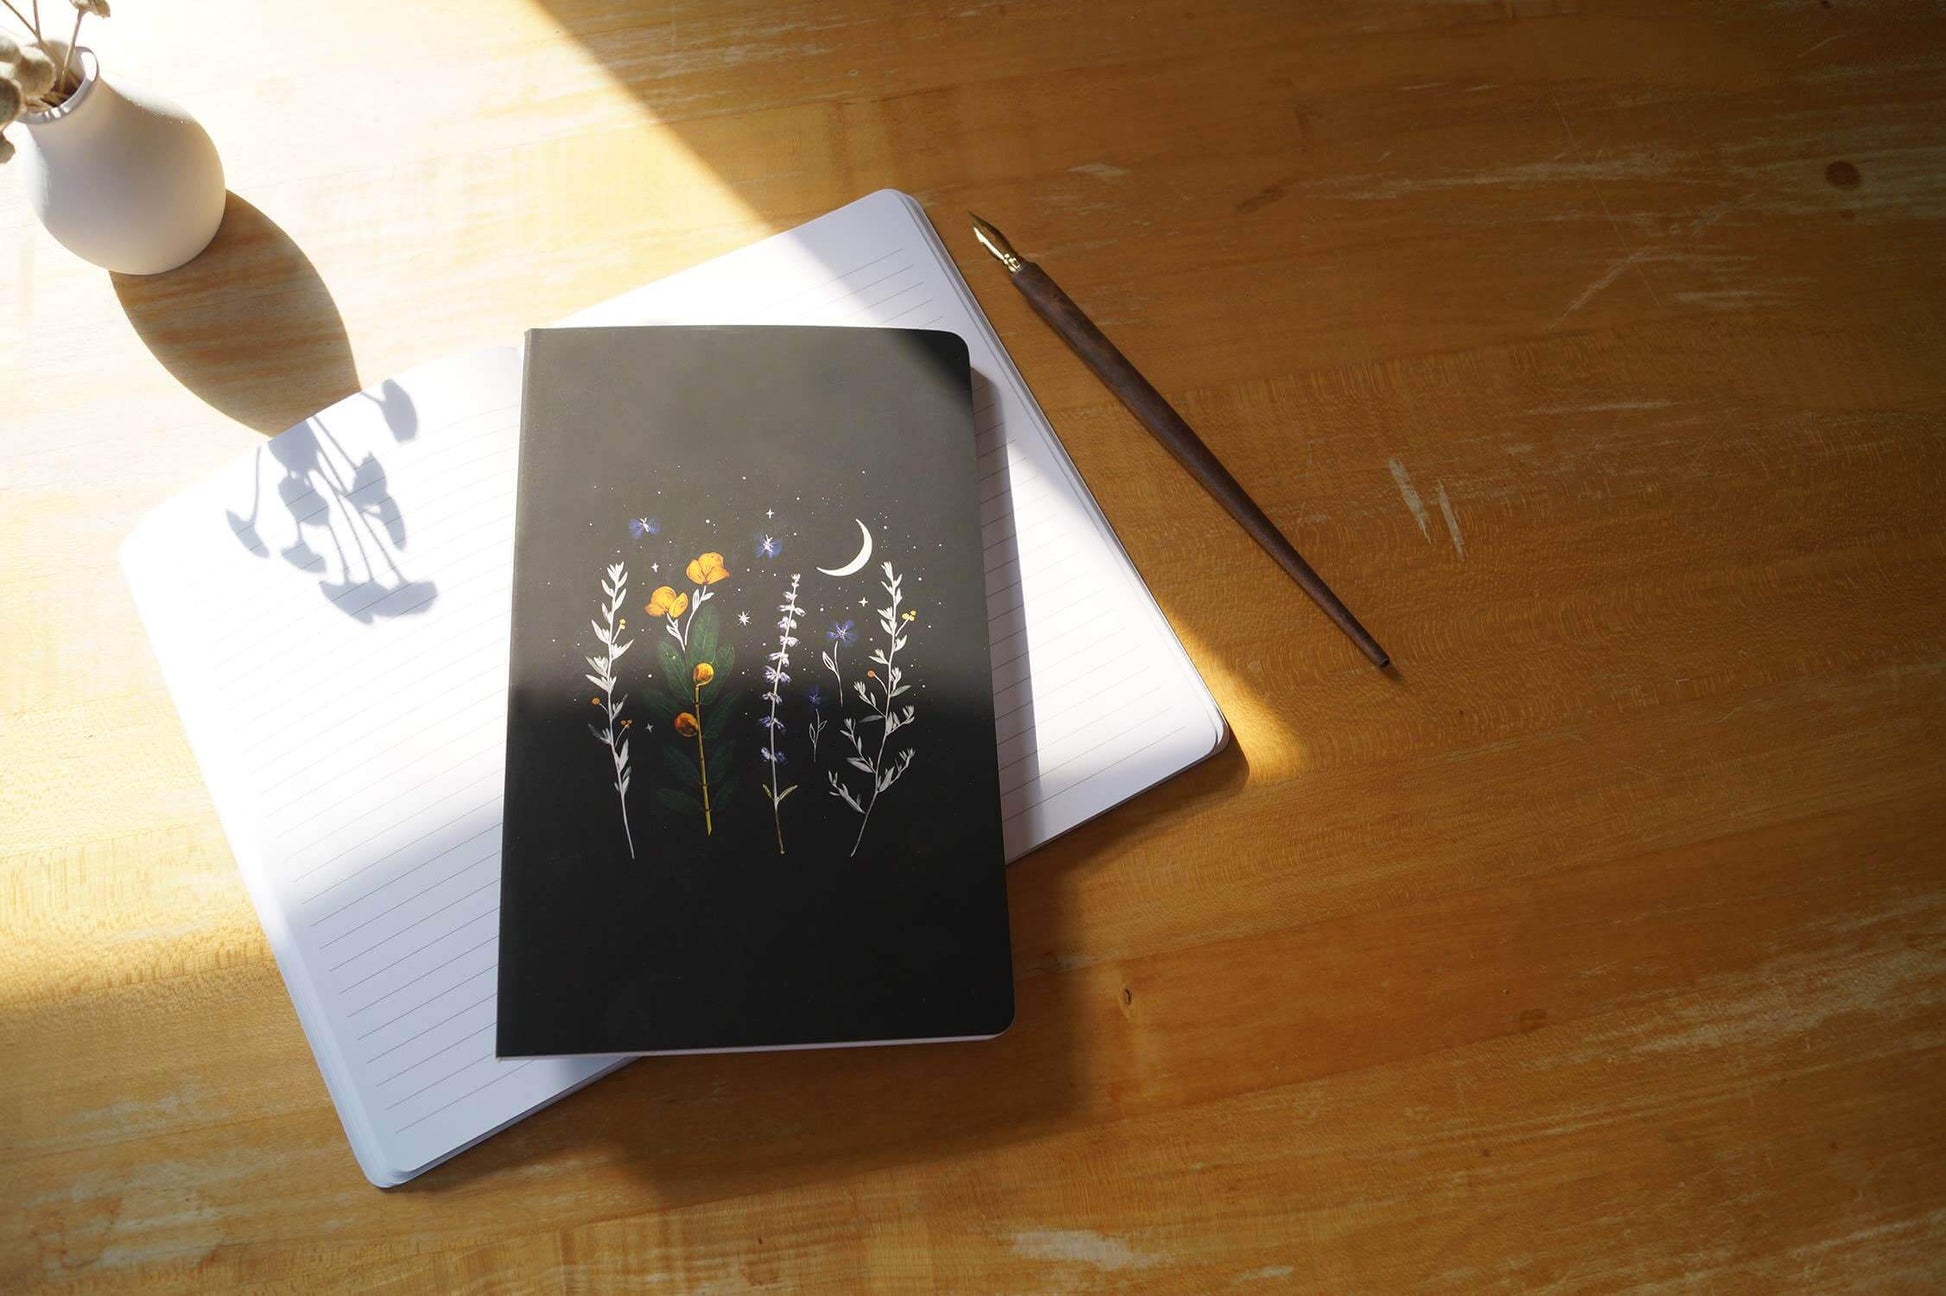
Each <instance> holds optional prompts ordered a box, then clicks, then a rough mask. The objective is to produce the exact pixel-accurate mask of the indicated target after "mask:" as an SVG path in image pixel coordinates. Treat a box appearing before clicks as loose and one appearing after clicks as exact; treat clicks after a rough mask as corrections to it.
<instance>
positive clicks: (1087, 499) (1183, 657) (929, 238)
mask: <svg viewBox="0 0 1946 1296" xmlns="http://www.w3.org/2000/svg"><path fill="white" fill-rule="evenodd" d="M881 195H885V196H888V197H890V198H891V199H894V200H896V201H897V202H898V203H899V205H900V206H901V207H902V208H903V210H904V212H905V214H906V215H907V216H908V217H909V218H910V219H911V221H912V223H913V224H914V225H915V226H916V227H917V228H918V231H919V235H920V237H921V238H922V239H923V240H924V241H925V243H926V245H927V247H928V248H929V249H930V250H931V251H932V254H933V257H934V258H935V260H937V261H938V262H939V268H940V271H941V273H942V275H943V276H944V277H945V279H946V282H947V285H948V287H950V288H952V289H953V291H954V292H955V293H957V294H958V295H959V297H960V301H961V305H962V306H963V307H964V308H965V310H966V313H967V315H968V317H969V318H970V319H971V320H972V321H973V326H974V327H975V328H976V329H978V330H979V331H980V333H981V336H982V340H983V341H984V342H985V343H986V344H987V347H988V349H989V350H991V351H992V353H993V357H994V362H995V365H996V367H997V368H998V369H999V370H1000V373H1001V376H1002V377H1004V378H1005V379H1006V380H1007V382H1008V385H1009V386H1010V387H1011V388H1012V389H1013V392H1014V395H1015V397H1016V398H1017V399H1018V400H1019V401H1020V402H1021V405H1022V407H1023V408H1024V409H1025V410H1026V411H1027V414H1028V416H1029V423H1030V425H1031V426H1032V427H1033V429H1034V431H1035V432H1036V433H1037V434H1038V435H1039V436H1040V438H1041V440H1042V441H1043V442H1045V443H1046V445H1047V449H1048V451H1049V454H1050V457H1051V458H1052V459H1053V461H1054V463H1055V464H1057V465H1058V466H1059V467H1060V469H1061V471H1062V472H1063V473H1064V474H1065V475H1066V477H1067V481H1068V485H1069V487H1070V489H1071V490H1072V491H1073V492H1074V494H1075V497H1076V498H1077V499H1078V500H1079V501H1080V502H1081V505H1082V507H1083V509H1084V511H1085V512H1086V513H1087V515H1088V517H1089V519H1090V520H1091V521H1092V522H1093V524H1094V527H1095V530H1096V532H1097V534H1098V535H1099V536H1100V537H1101V539H1102V540H1103V541H1104V542H1105V543H1106V544H1107V545H1108V546H1109V547H1110V550H1111V552H1112V553H1113V554H1114V556H1115V557H1116V558H1117V559H1118V560H1119V564H1120V566H1121V568H1122V569H1123V572H1124V573H1125V575H1126V576H1127V577H1128V578H1129V580H1130V583H1131V584H1133V585H1134V587H1135V588H1136V590H1138V591H1139V592H1140V595H1141V598H1142V599H1143V600H1144V601H1145V603H1146V605H1147V610H1148V611H1149V612H1150V613H1152V614H1153V617H1154V622H1155V624H1156V627H1157V628H1158V629H1159V630H1160V631H1161V632H1162V637H1163V639H1164V641H1165V642H1166V643H1167V645H1168V646H1169V647H1170V649H1171V650H1172V657H1173V659H1174V661H1175V664H1176V666H1177V668H1178V670H1179V672H1180V673H1181V674H1182V675H1183V683H1184V685H1185V692H1186V693H1187V694H1188V695H1189V696H1192V697H1193V698H1194V700H1195V701H1196V702H1197V703H1198V705H1199V708H1200V710H1201V711H1202V712H1203V715H1204V718H1205V720H1206V721H1207V723H1208V725H1209V734H1208V741H1207V744H1206V745H1205V746H1204V747H1203V748H1202V749H1201V751H1200V754H1198V755H1196V756H1195V757H1194V758H1192V759H1191V760H1190V761H1189V762H1188V763H1187V764H1185V765H1184V766H1183V769H1185V770H1186V769H1189V768H1190V767H1191V766H1194V765H1198V764H1201V763H1202V762H1203V761H1205V760H1207V759H1209V758H1210V757H1211V756H1214V755H1215V754H1216V753H1217V752H1219V751H1221V750H1223V747H1224V746H1225V744H1227V743H1228V742H1229V741H1230V738H1231V736H1232V735H1231V730H1230V724H1229V719H1228V717H1226V716H1225V715H1224V714H1223V709H1222V708H1221V707H1220V706H1218V705H1217V702H1216V698H1215V696H1214V695H1213V694H1211V693H1210V691H1209V685H1208V684H1206V683H1205V682H1204V681H1203V677H1202V674H1201V672H1199V671H1198V670H1197V669H1196V664H1195V661H1194V659H1192V658H1191V657H1190V655H1189V650H1188V649H1187V648H1185V647H1183V643H1182V639H1181V638H1180V637H1179V636H1178V635H1177V634H1176V631H1175V627H1174V626H1172V625H1170V624H1169V617H1168V614H1167V613H1165V612H1164V611H1163V610H1162V605H1161V604H1160V603H1159V602H1157V601H1156V597H1155V592H1154V591H1153V590H1151V589H1150V588H1149V585H1148V582H1147V581H1145V580H1143V579H1142V575H1141V570H1140V569H1139V568H1138V567H1137V566H1136V565H1135V560H1134V559H1132V558H1130V557H1129V555H1128V550H1127V548H1126V547H1125V546H1124V545H1123V544H1122V540H1121V537H1120V536H1119V535H1117V534H1116V532H1115V528H1114V527H1113V526H1112V525H1111V524H1110V523H1109V521H1108V515H1107V514H1106V513H1104V512H1102V508H1101V504H1100V502H1099V501H1098V500H1096V499H1095V495H1094V492H1093V491H1092V490H1090V489H1089V487H1088V483H1087V481H1086V480H1085V479H1084V478H1083V477H1082V476H1081V470H1080V469H1078V468H1076V467H1075V464H1074V460H1073V458H1072V457H1071V456H1070V455H1069V454H1068V449H1067V446H1066V445H1065V444H1064V443H1063V442H1062V441H1061V438H1060V435H1059V434H1058V433H1056V432H1055V430H1054V424H1053V423H1052V422H1051V421H1050V420H1049V419H1048V417H1047V412H1046V411H1045V410H1043V409H1042V408H1041V406H1040V402H1039V401H1037V400H1035V399H1034V394H1033V392H1032V391H1031V390H1030V389H1029V388H1028V386H1027V382H1026V379H1024V378H1023V377H1021V373H1020V369H1019V367H1018V366H1016V365H1015V364H1014V359H1013V356H1012V354H1011V353H1009V352H1008V350H1007V349H1006V347H1005V346H1003V345H1002V344H1001V341H1000V336H999V334H998V333H996V332H995V331H994V328H993V322H992V321H991V320H989V319H988V318H987V315H986V311H985V310H983V309H981V307H980V303H979V299H978V298H976V297H974V295H973V290H972V289H971V288H970V287H969V286H968V285H967V282H966V276H964V275H963V274H961V273H960V269H959V264H958V263H957V262H955V261H954V260H953V258H952V255H951V254H950V253H949V252H948V251H947V250H946V245H945V243H944V241H943V240H941V239H940V237H939V231H938V230H936V229H935V228H933V223H932V219H931V217H929V216H927V215H926V211H925V208H924V207H922V206H920V204H919V200H918V199H916V198H914V197H913V196H912V195H911V194H909V193H906V192H905V191H904V190H902V189H880V190H877V191H876V192H874V193H871V194H868V195H866V197H865V198H862V199H860V200H859V201H860V202H868V201H870V200H871V199H873V198H877V197H879V196H881ZM1154 786H1155V784H1154V783H1150V784H1148V785H1146V786H1145V787H1142V788H1139V789H1137V790H1136V791H1135V792H1132V793H1130V795H1129V797H1125V798H1123V800H1128V799H1131V798H1133V797H1135V796H1139V795H1141V793H1142V792H1145V791H1147V790H1148V789H1149V788H1151V787H1154ZM1119 804H1121V802H1120V801H1117V802H1115V803H1114V805H1119ZM1114 805H1110V806H1106V807H1104V808H1103V809H1102V811H1101V812H1100V813H1103V814H1105V813H1107V811H1108V810H1110V809H1113V808H1114ZM1093 817H1095V816H1090V818H1093ZM1081 822H1083V823H1085V822H1087V820H1082V821H1081ZM1076 826H1079V825H1076ZM1062 831H1063V832H1065V831H1069V830H1068V829H1064V830H1062ZM1055 835H1056V836H1058V835H1060V834H1058V833H1057V834H1055ZM1050 840H1051V838H1050Z"/></svg>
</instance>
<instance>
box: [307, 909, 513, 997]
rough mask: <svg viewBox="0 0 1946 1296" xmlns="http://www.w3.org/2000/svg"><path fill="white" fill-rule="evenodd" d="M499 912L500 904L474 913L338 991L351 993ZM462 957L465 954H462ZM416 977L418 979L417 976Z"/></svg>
mask: <svg viewBox="0 0 1946 1296" xmlns="http://www.w3.org/2000/svg"><path fill="white" fill-rule="evenodd" d="M499 912H500V908H499V906H498V905H495V906H494V907H493V908H491V909H488V910H487V911H486V912H485V913H478V914H474V915H473V916H472V917H471V918H468V919H467V920H466V921H465V922H463V923H461V924H460V925H459V926H457V927H449V928H447V929H446V930H445V931H443V932H441V933H440V934H439V935H437V936H435V937H433V938H432V939H431V940H429V941H426V942H425V943H424V944H421V945H415V946H414V947H413V948H411V949H409V950H407V951H406V952H405V953H403V954H401V955H399V956H398V957H397V958H395V959H393V960H392V961H391V962H390V963H387V964H385V965H384V966H383V967H380V968H377V969H375V970H374V971H371V972H367V973H366V974H365V975H364V976H361V977H359V978H358V979H357V980H356V981H348V982H346V983H345V984H344V985H341V986H339V987H338V993H339V994H349V993H350V992H351V991H353V990H356V989H357V988H358V987H359V986H361V985H364V984H365V983H366V982H368V981H372V980H376V979H377V978H379V977H382V976H384V975H385V974H386V973H387V972H390V971H391V970H392V969H393V968H395V967H398V966H400V965H401V964H403V963H406V962H408V961H410V960H411V959H415V958H417V957H419V955H421V954H424V953H425V952H426V951H427V950H429V949H431V948H432V947H433V946H435V945H437V944H439V943H440V942H441V941H445V940H451V939H452V938H453V937H455V936H457V935H459V934H460V933H461V932H463V931H465V930H466V929H467V928H468V927H471V926H472V925H473V924H474V923H477V922H479V921H480V920H481V919H482V918H492V917H494V916H496V915H497V914H498V913H499ZM499 934H500V933H499V932H498V930H496V931H495V932H494V937H495V938H496V939H497V938H498V937H499ZM473 948H474V949H478V948H479V946H477V945H476V946H474V947H473ZM461 957H464V956H463V955H462V956H461ZM437 966H438V967H444V966H446V965H445V964H444V963H441V964H438V965H437ZM433 970H434V969H432V968H428V969H427V971H433ZM414 979H415V980H416V979H417V978H414Z"/></svg>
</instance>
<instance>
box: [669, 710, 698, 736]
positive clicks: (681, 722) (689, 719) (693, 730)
mask: <svg viewBox="0 0 1946 1296" xmlns="http://www.w3.org/2000/svg"><path fill="white" fill-rule="evenodd" d="M702 729H703V727H702V726H701V725H699V724H697V723H696V717H695V716H693V715H691V714H690V713H689V712H687V711H685V712H683V713H682V714H681V715H679V716H677V717H676V732H677V733H679V734H681V735H682V736H683V737H685V738H694V737H695V736H696V735H697V734H699V733H701V732H702Z"/></svg>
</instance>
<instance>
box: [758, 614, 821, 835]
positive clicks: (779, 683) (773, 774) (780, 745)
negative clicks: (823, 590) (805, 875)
mask: <svg viewBox="0 0 1946 1296" xmlns="http://www.w3.org/2000/svg"><path fill="white" fill-rule="evenodd" d="M798 580H799V577H798V576H797V575H793V576H792V577H791V587H790V589H788V590H786V591H785V593H784V601H783V602H782V603H779V604H778V605H777V610H778V611H779V612H782V613H783V614H784V615H783V616H781V617H779V618H778V619H777V632H778V633H777V651H776V652H774V653H771V654H770V656H769V658H768V661H769V662H770V665H768V666H766V667H764V684H765V689H764V693H763V699H764V701H766V702H768V703H770V714H769V715H766V716H762V717H760V718H759V720H758V723H759V724H761V725H762V726H763V727H764V745H763V751H762V755H763V758H764V763H765V764H766V765H768V766H770V819H771V824H772V826H773V827H775V828H776V830H777V853H778V854H779V855H782V854H783V853H784V813H783V807H784V798H785V797H787V796H789V795H790V794H791V793H793V792H795V791H797V785H796V784H795V783H793V784H791V785H790V786H789V787H787V788H782V789H779V787H778V786H777V767H778V766H779V765H782V764H783V763H784V722H783V721H781V720H779V719H778V718H777V704H778V703H779V702H782V701H783V700H784V685H786V684H788V683H790V682H791V677H790V673H789V669H790V664H791V649H792V648H794V647H796V646H797V635H796V630H797V622H798V613H799V609H798V606H797V583H798ZM814 741H815V740H814Z"/></svg>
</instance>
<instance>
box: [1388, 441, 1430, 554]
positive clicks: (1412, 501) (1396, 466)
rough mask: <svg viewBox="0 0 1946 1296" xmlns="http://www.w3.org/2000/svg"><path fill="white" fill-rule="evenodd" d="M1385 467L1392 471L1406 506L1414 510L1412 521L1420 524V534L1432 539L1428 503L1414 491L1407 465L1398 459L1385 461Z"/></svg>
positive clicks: (1393, 478)
mask: <svg viewBox="0 0 1946 1296" xmlns="http://www.w3.org/2000/svg"><path fill="white" fill-rule="evenodd" d="M1385 466H1386V467H1388V468H1390V469H1391V470H1392V480H1393V481H1395V482H1397V483H1398V484H1399V496H1400V498H1402V499H1404V500H1405V506H1406V507H1407V508H1409V509H1411V510H1412V520H1413V521H1414V522H1417V523H1418V524H1419V534H1420V535H1422V536H1424V537H1426V539H1428V540H1430V539H1432V528H1431V526H1430V525H1429V524H1430V522H1431V519H1430V518H1429V517H1428V516H1427V514H1426V502H1425V501H1424V500H1422V499H1420V498H1419V492H1418V491H1416V490H1414V489H1413V487H1412V477H1411V475H1410V474H1409V473H1407V472H1406V470H1405V465H1404V464H1402V463H1400V462H1399V461H1398V460H1397V459H1388V460H1386V461H1385Z"/></svg>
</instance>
